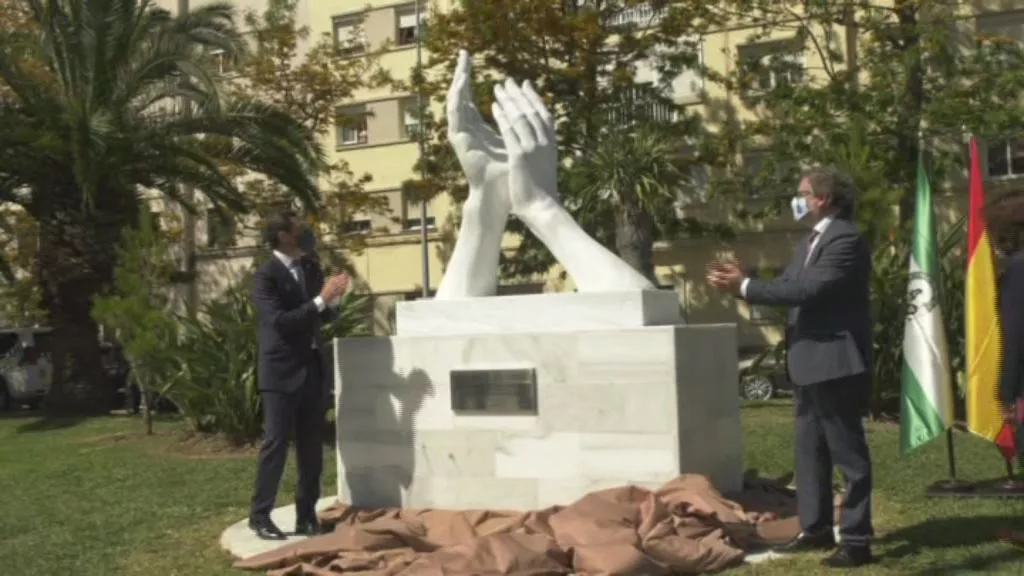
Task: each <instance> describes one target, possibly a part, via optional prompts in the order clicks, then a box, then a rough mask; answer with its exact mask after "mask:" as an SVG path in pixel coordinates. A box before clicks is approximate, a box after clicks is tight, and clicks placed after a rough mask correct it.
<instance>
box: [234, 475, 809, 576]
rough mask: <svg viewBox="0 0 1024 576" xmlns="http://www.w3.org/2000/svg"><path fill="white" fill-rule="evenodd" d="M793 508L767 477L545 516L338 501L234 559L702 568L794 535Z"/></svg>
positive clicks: (255, 565)
mask: <svg viewBox="0 0 1024 576" xmlns="http://www.w3.org/2000/svg"><path fill="white" fill-rule="evenodd" d="M738 502H742V503H743V507H741V506H740V504H739V503H738ZM794 509H795V506H794V501H793V496H792V493H791V492H789V491H788V490H786V489H785V488H782V487H779V486H776V485H774V484H771V483H769V482H765V481H755V482H752V483H750V484H748V489H747V490H745V491H744V493H743V494H741V495H739V496H737V497H736V501H731V500H727V499H725V498H724V497H723V496H722V495H721V494H720V493H719V492H718V491H717V490H715V489H714V487H712V486H711V484H710V483H709V482H708V480H707V479H706V478H704V477H703V476H698V475H684V476H680V477H679V478H677V479H675V480H673V481H671V482H669V483H668V484H666V485H665V486H663V487H662V488H661V489H659V490H658V491H656V492H652V491H650V490H646V489H644V488H639V487H636V486H623V487H619V488H611V489H608V490H601V491H598V492H592V493H590V494H588V495H586V496H584V497H583V498H581V499H580V500H578V501H576V502H575V503H573V504H571V505H569V506H566V507H554V508H549V509H546V510H539V511H535V512H511V511H488V510H472V511H460V512H456V511H445V510H401V509H378V510H358V509H355V508H352V507H350V506H345V505H341V504H339V505H336V506H334V507H332V508H330V509H328V510H326V511H324V512H323V513H322V514H321V519H322V521H323V522H324V523H325V524H328V525H333V526H334V531H333V532H331V533H330V534H325V535H323V536H319V537H316V538H312V539H309V540H306V541H303V542H297V543H295V544H291V545H287V546H285V547H283V548H280V549H278V550H274V551H272V552H267V553H265V554H260V555H258V556H254V557H252V558H248V559H245V560H239V561H238V562H236V563H235V567H236V568H242V569H248V570H267V571H269V574H270V575H271V576H299V575H310V576H332V575H336V574H360V575H362V576H398V575H401V576H441V575H450V574H466V575H470V574H479V575H483V574H495V575H497V574H502V575H507V576H555V575H560V574H574V573H578V574H587V575H606V574H607V575H611V574H615V575H630V574H636V575H641V574H642V575H645V576H658V575H663V574H664V575H667V574H677V573H689V574H699V573H707V572H717V571H720V570H723V569H725V568H729V567H731V566H735V565H737V564H739V563H740V562H742V561H743V557H744V551H745V550H752V549H756V548H763V547H765V546H768V545H771V544H776V543H781V542H785V541H788V540H789V539H791V538H793V537H794V536H796V534H797V533H798V532H799V531H800V527H799V523H798V522H797V520H796V518H795V517H793V516H792V514H793V510H794ZM780 517H782V518H781V519H780Z"/></svg>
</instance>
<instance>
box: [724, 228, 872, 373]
mask: <svg viewBox="0 0 1024 576" xmlns="http://www.w3.org/2000/svg"><path fill="white" fill-rule="evenodd" d="M809 238H810V236H808V238H806V239H805V240H804V241H803V242H801V244H800V246H798V247H797V249H796V251H795V254H794V255H793V261H792V262H791V263H790V265H789V267H788V268H786V270H785V272H783V273H782V275H781V276H779V277H778V278H776V279H773V280H759V279H756V278H755V279H751V280H750V282H749V283H748V284H747V288H746V294H745V296H744V298H745V299H746V301H747V302H749V303H750V304H755V305H761V306H786V307H788V308H789V314H788V318H787V322H786V351H787V359H786V367H787V371H788V372H789V378H790V380H792V382H793V384H795V385H797V386H806V385H808V384H817V383H819V382H825V381H828V380H835V379H837V378H846V377H850V376H856V375H859V374H866V375H868V376H870V372H871V370H870V367H871V356H872V350H871V331H872V321H871V303H870V286H871V251H870V249H869V247H868V245H867V242H866V241H865V240H864V238H863V236H862V235H861V233H860V230H858V229H857V225H856V224H854V223H853V222H851V221H849V220H842V219H836V220H834V221H832V223H831V224H829V226H828V228H826V229H825V232H823V233H822V235H821V237H820V238H819V239H818V243H817V245H816V246H815V248H814V252H813V253H812V254H811V256H810V260H808V261H807V263H806V265H805V264H804V260H805V258H806V256H807V249H808V242H807V240H808V239H809Z"/></svg>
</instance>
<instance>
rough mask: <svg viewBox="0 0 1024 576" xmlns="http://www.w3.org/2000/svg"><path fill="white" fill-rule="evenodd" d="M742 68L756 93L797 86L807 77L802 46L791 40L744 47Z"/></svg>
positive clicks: (741, 60)
mask: <svg viewBox="0 0 1024 576" xmlns="http://www.w3.org/2000/svg"><path fill="white" fill-rule="evenodd" d="M740 66H742V67H743V69H744V70H745V72H746V73H747V75H748V76H749V78H750V89H751V90H752V91H753V92H755V93H758V92H768V91H770V90H774V89H776V88H782V87H785V86H795V85H797V84H801V83H803V81H804V79H805V76H806V62H805V59H804V54H803V47H802V46H801V45H798V44H794V43H793V42H792V41H784V42H772V43H767V44H754V45H750V46H741V47H740Z"/></svg>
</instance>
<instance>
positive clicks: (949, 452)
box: [946, 426, 959, 484]
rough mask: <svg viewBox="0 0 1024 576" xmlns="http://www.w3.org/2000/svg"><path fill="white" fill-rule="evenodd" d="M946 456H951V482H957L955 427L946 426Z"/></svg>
mask: <svg viewBox="0 0 1024 576" xmlns="http://www.w3.org/2000/svg"><path fill="white" fill-rule="evenodd" d="M946 456H947V457H948V458H949V483H950V484H957V483H958V482H959V481H958V480H957V479H956V452H955V451H954V450H953V427H952V426H950V427H949V428H946Z"/></svg>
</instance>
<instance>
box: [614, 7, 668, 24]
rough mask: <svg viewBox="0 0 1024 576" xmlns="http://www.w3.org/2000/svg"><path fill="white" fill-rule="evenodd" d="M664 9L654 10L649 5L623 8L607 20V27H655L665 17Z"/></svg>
mask: <svg viewBox="0 0 1024 576" xmlns="http://www.w3.org/2000/svg"><path fill="white" fill-rule="evenodd" d="M665 11H666V9H665V8H654V7H652V6H651V5H650V4H638V5H636V6H631V7H629V8H625V9H623V10H621V11H619V12H618V13H616V14H614V15H613V16H611V17H610V18H608V25H609V26H637V27H639V28H647V27H651V26H657V25H658V24H659V23H660V22H661V19H662V18H664V17H665Z"/></svg>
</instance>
